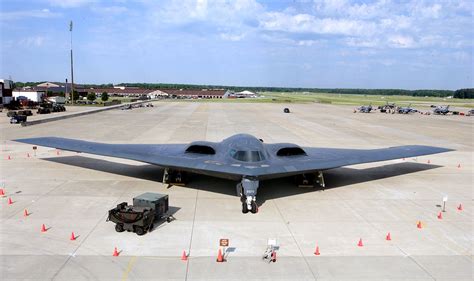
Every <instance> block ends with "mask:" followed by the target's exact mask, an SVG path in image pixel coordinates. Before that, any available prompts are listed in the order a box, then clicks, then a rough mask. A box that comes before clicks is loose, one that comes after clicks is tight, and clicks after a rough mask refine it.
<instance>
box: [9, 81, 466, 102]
mask: <svg viewBox="0 0 474 281" xmlns="http://www.w3.org/2000/svg"><path fill="white" fill-rule="evenodd" d="M39 83H42V82H24V83H23V82H16V83H15V84H16V86H17V87H25V86H35V85H38V84H39ZM80 86H81V87H84V88H111V87H113V86H114V85H113V84H81V85H80ZM115 86H126V87H137V88H142V89H227V90H231V91H235V92H240V91H244V90H249V91H253V92H310V93H330V94H348V95H383V96H415V97H425V96H427V97H449V96H453V97H454V98H460V99H472V98H474V89H473V88H469V89H459V90H456V91H450V90H403V89H341V88H328V89H323V88H283V87H241V86H223V85H192V84H167V83H121V84H118V85H115Z"/></svg>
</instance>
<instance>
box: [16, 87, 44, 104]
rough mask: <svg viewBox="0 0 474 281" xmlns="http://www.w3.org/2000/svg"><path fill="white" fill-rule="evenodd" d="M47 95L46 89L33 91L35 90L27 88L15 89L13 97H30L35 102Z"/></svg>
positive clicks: (18, 98)
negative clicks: (22, 89) (23, 89)
mask: <svg viewBox="0 0 474 281" xmlns="http://www.w3.org/2000/svg"><path fill="white" fill-rule="evenodd" d="M45 95H46V93H45V92H44V91H33V90H26V91H17V90H15V91H13V97H14V98H15V99H16V100H20V99H28V100H30V101H34V102H40V101H42V99H43V97H44V96H45Z"/></svg>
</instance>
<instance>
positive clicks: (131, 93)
mask: <svg viewBox="0 0 474 281" xmlns="http://www.w3.org/2000/svg"><path fill="white" fill-rule="evenodd" d="M84 90H85V91H87V92H89V93H94V94H95V95H96V96H98V97H100V96H101V95H102V93H104V92H105V93H107V94H109V96H111V97H136V98H138V97H143V96H145V97H148V96H155V95H158V94H160V91H159V90H153V89H140V88H128V87H114V88H90V89H84Z"/></svg>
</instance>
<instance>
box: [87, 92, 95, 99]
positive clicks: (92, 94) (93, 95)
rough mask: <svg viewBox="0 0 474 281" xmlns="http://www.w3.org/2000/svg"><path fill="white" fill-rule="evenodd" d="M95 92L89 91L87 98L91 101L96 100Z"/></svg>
mask: <svg viewBox="0 0 474 281" xmlns="http://www.w3.org/2000/svg"><path fill="white" fill-rule="evenodd" d="M95 98H96V97H95V93H88V94H87V100H89V101H94V100H95Z"/></svg>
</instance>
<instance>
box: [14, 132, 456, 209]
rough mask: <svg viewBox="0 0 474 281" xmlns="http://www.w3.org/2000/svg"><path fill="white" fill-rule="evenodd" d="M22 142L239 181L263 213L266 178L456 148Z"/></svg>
mask: <svg viewBox="0 0 474 281" xmlns="http://www.w3.org/2000/svg"><path fill="white" fill-rule="evenodd" d="M15 141H17V142H22V143H27V144H33V145H39V146H46V147H53V148H57V149H62V150H67V151H74V152H84V153H90V154H96V155H103V156H109V157H117V158H124V159H131V160H136V161H140V162H145V163H149V164H153V165H157V166H160V167H163V168H164V169H165V171H164V177H163V179H164V182H167V183H172V182H174V181H179V180H180V179H182V178H183V174H186V173H195V174H204V175H208V176H213V177H219V178H224V179H229V180H235V181H239V184H237V194H238V195H239V196H240V197H241V202H242V212H243V213H248V212H249V211H250V212H251V213H256V212H257V203H256V195H257V189H258V187H259V182H260V181H262V180H268V179H274V178H282V177H288V176H299V177H300V178H302V179H303V180H304V181H306V183H307V182H308V179H312V180H314V181H315V182H317V183H319V185H321V186H322V187H324V178H323V171H325V170H328V169H333V168H338V167H341V166H348V165H354V164H360V163H369V162H377V161H385V160H392V159H400V158H405V157H406V158H408V157H416V156H422V155H428V154H435V153H441V152H447V151H451V149H446V148H441V147H433V146H421V145H406V146H397V147H389V148H379V149H339V148H315V147H300V146H298V145H296V144H292V143H274V144H267V143H263V141H262V140H260V139H258V138H256V137H254V136H252V135H248V134H237V135H234V136H231V137H229V138H227V139H224V140H223V141H221V142H209V141H195V142H191V143H189V144H107V143H97V142H89V141H82V140H75V139H66V138H57V137H42V138H28V139H17V140H15Z"/></svg>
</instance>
